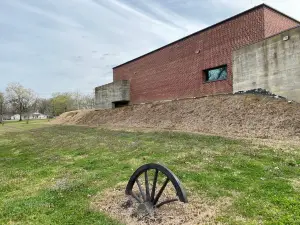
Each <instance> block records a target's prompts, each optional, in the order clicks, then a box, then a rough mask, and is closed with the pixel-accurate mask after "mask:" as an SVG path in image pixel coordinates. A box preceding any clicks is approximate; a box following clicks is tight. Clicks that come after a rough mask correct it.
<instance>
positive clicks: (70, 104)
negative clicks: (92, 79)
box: [0, 83, 94, 122]
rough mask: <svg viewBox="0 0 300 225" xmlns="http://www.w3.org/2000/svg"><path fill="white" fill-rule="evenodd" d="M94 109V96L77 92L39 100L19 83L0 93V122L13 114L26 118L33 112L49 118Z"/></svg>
mask: <svg viewBox="0 0 300 225" xmlns="http://www.w3.org/2000/svg"><path fill="white" fill-rule="evenodd" d="M92 108H94V95H93V94H82V93H80V92H79V91H77V92H65V93H53V94H52V97H50V98H41V97H39V96H38V95H37V94H36V93H35V92H34V91H33V90H31V89H29V88H25V87H24V86H22V85H21V84H19V83H10V84H8V85H7V87H6V89H5V92H0V122H2V121H3V120H4V119H8V118H10V116H12V115H14V114H19V115H20V120H22V118H26V117H27V118H28V119H29V116H30V115H31V114H32V113H34V112H39V113H41V114H44V115H47V116H49V117H54V116H58V115H60V114H62V113H64V112H67V111H72V110H76V109H92Z"/></svg>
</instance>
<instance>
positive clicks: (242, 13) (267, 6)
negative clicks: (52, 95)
mask: <svg viewBox="0 0 300 225" xmlns="http://www.w3.org/2000/svg"><path fill="white" fill-rule="evenodd" d="M263 7H266V8H269V9H271V10H273V11H275V12H277V13H279V14H281V15H282V16H285V17H287V18H289V19H291V20H293V21H295V22H296V23H299V24H300V21H298V20H296V19H294V18H292V17H290V16H288V15H286V14H284V13H283V12H280V11H278V10H277V9H274V8H273V7H271V6H269V5H267V4H265V3H262V4H260V5H257V6H254V7H253V8H250V9H248V10H246V11H243V12H241V13H239V14H236V15H234V16H232V17H229V18H227V19H225V20H222V21H221V22H218V23H216V24H213V25H211V26H209V27H206V28H204V29H202V30H199V31H196V32H195V33H192V34H190V35H188V36H185V37H183V38H181V39H178V40H176V41H173V42H171V43H169V44H167V45H164V46H162V47H160V48H157V49H155V50H153V51H150V52H148V53H146V54H144V55H141V56H139V57H137V58H134V59H132V60H129V61H127V62H125V63H122V64H120V65H118V66H115V67H113V69H116V68H118V67H121V66H123V65H125V64H129V63H131V62H133V61H136V60H138V59H140V58H143V57H145V56H147V55H150V54H152V53H154V52H157V51H159V50H162V49H164V48H166V47H168V46H170V45H173V44H176V43H178V42H181V41H183V40H185V39H188V38H190V37H192V36H194V35H197V34H199V33H202V32H204V31H207V30H209V29H211V28H214V27H216V26H219V25H221V24H223V23H226V22H228V21H230V20H233V19H235V18H237V17H240V16H242V15H244V14H247V13H249V12H252V11H254V10H257V9H259V8H263Z"/></svg>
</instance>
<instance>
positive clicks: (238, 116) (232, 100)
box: [52, 94, 300, 141]
mask: <svg viewBox="0 0 300 225" xmlns="http://www.w3.org/2000/svg"><path fill="white" fill-rule="evenodd" d="M52 123H54V124H70V125H88V126H106V127H112V128H113V127H116V128H128V127H131V128H151V129H164V130H165V129H167V130H179V131H188V132H199V133H207V134H212V135H221V136H232V137H243V138H245V137H246V138H260V139H279V140H284V139H287V138H288V139H290V140H296V141H299V140H300V104H299V103H296V102H289V101H286V100H285V99H276V98H274V97H272V96H268V95H255V94H242V95H241V94H237V95H219V96H209V97H204V98H199V99H185V100H177V101H169V102H163V103H151V104H150V103H149V104H140V105H133V106H127V107H123V108H116V109H100V110H79V111H72V112H66V113H64V114H62V115H61V116H60V117H58V118H56V119H55V120H54V121H52Z"/></svg>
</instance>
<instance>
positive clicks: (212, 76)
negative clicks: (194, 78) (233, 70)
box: [204, 65, 227, 82]
mask: <svg viewBox="0 0 300 225" xmlns="http://www.w3.org/2000/svg"><path fill="white" fill-rule="evenodd" d="M204 73H205V81H207V82H208V81H216V80H225V79H226V78H227V66H226V65H225V66H221V67H217V68H213V69H209V70H205V71H204Z"/></svg>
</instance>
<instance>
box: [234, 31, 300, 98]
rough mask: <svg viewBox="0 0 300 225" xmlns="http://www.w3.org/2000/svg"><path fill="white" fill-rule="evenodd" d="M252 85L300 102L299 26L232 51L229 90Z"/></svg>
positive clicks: (241, 88)
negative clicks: (231, 80) (231, 72)
mask: <svg viewBox="0 0 300 225" xmlns="http://www.w3.org/2000/svg"><path fill="white" fill-rule="evenodd" d="M286 36H288V37H289V39H288V40H287V41H284V40H283V39H284V37H286ZM254 88H263V89H266V90H268V91H271V92H272V93H274V94H277V95H281V96H284V97H287V98H288V99H291V100H294V101H298V102H300V27H298V28H294V29H291V30H288V31H286V32H282V33H280V34H278V35H276V36H273V37H270V38H268V39H265V40H264V41H261V42H258V43H256V44H252V45H249V46H246V47H243V48H241V49H239V50H236V51H234V53H233V91H234V92H237V91H244V90H250V89H254Z"/></svg>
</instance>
